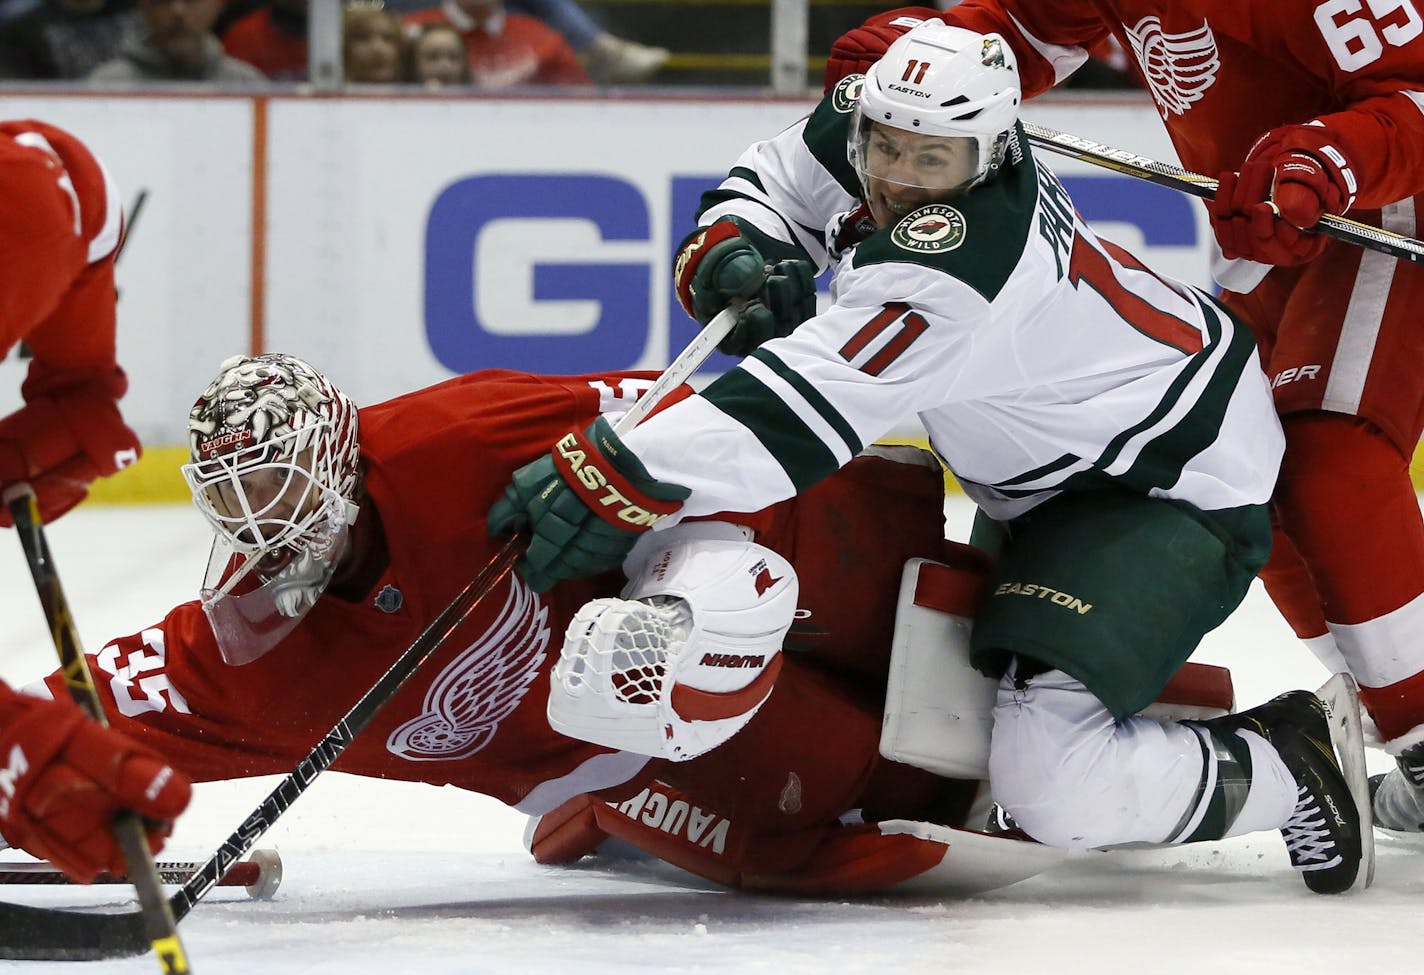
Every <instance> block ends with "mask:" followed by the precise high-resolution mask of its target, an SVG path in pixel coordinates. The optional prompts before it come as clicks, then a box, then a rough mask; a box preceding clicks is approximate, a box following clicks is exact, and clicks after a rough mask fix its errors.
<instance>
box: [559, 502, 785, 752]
mask: <svg viewBox="0 0 1424 975" xmlns="http://www.w3.org/2000/svg"><path fill="white" fill-rule="evenodd" d="M624 568H625V570H626V571H627V572H628V576H629V582H628V585H627V586H625V587H624V589H623V598H617V599H615V598H605V599H595V600H593V601H592V602H590V603H588V604H587V605H585V606H584V607H583V608H582V609H580V610H579V612H578V614H577V615H575V616H574V618H573V620H572V622H570V623H569V627H568V630H567V632H566V633H565V635H564V647H563V650H562V651H561V653H560V657H559V662H558V664H557V665H556V666H555V667H554V672H553V678H552V681H551V685H550V688H549V724H550V726H551V727H553V728H554V730H556V731H558V732H560V733H561V734H565V735H568V736H570V737H572V738H579V739H581V740H583V741H590V742H593V743H595V744H598V745H606V746H608V747H610V748H618V749H622V750H624V751H629V752H636V753H638V754H641V755H650V756H653V757H656V758H666V759H671V760H672V761H675V762H681V761H686V760H688V759H690V758H695V757H697V756H698V755H701V754H703V753H704V752H707V751H710V750H711V749H713V748H716V747H717V746H718V745H720V744H721V743H722V742H724V741H726V740H727V739H729V738H731V737H732V736H733V735H734V734H736V733H737V732H738V731H740V730H741V729H742V728H743V727H744V726H745V725H746V723H747V722H748V721H750V720H751V719H752V716H753V715H754V714H756V712H757V710H758V709H759V708H760V707H761V705H762V703H763V702H764V701H765V700H766V698H767V696H768V695H769V694H770V693H771V688H772V685H773V684H774V683H775V681H776V675H777V673H778V672H779V670H780V668H781V656H780V654H781V644H782V640H783V639H784V638H785V636H786V631H787V630H788V629H789V628H790V626H791V621H792V619H793V618H794V616H795V612H796V600H797V596H798V587H797V581H796V572H795V570H794V569H793V568H792V567H791V563H789V562H787V561H786V560H785V559H784V558H782V557H781V556H780V555H777V554H776V553H775V552H773V551H771V550H770V549H768V548H765V547H764V546H761V545H758V544H756V543H755V542H753V541H751V537H750V532H748V531H746V530H745V529H741V528H738V527H737V526H735V525H728V524H725V523H721V522H696V523H692V524H684V525H679V526H677V527H675V528H672V529H669V530H668V531H665V532H649V533H648V534H646V535H644V536H643V538H642V539H640V540H639V542H638V545H637V546H636V547H635V548H634V549H633V552H632V554H631V555H630V556H629V557H628V559H627V561H626V562H625V563H624Z"/></svg>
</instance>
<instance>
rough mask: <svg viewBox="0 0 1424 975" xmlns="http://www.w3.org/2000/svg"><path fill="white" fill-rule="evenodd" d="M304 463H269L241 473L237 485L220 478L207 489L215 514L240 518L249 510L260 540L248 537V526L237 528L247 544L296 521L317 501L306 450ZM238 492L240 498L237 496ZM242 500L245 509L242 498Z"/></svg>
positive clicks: (238, 519) (238, 520) (269, 535)
mask: <svg viewBox="0 0 1424 975" xmlns="http://www.w3.org/2000/svg"><path fill="white" fill-rule="evenodd" d="M304 453H305V454H307V455H308V456H307V457H305V462H306V463H303V461H302V460H298V462H297V464H295V465H286V464H281V465H273V466H263V467H258V468H256V469H254V470H251V471H248V472H246V473H244V474H242V475H241V476H240V477H239V478H238V479H237V484H236V485H234V483H233V482H232V481H231V480H227V479H224V480H221V481H218V482H217V483H216V484H213V485H211V486H210V487H209V488H208V489H207V493H208V498H209V499H210V500H211V501H212V505H213V508H214V510H216V511H217V513H218V515H219V516H221V517H223V518H227V519H232V520H233V521H234V522H240V521H242V520H243V519H244V518H245V516H246V514H247V512H248V511H250V512H251V513H252V516H253V520H254V521H255V522H256V525H257V528H258V530H259V531H261V533H262V535H263V539H261V540H259V539H257V538H252V537H249V536H251V535H252V529H251V528H250V527H249V528H243V529H241V530H240V531H239V536H240V540H241V541H243V542H246V543H247V544H258V543H259V542H260V541H262V540H266V539H270V538H271V537H273V536H275V535H276V534H277V532H278V531H280V530H281V529H282V528H284V527H285V526H287V525H288V524H290V523H291V522H293V521H297V520H299V519H300V518H302V517H303V516H305V515H306V514H307V513H308V512H310V511H311V510H312V509H313V508H314V507H315V505H316V504H317V502H318V500H319V497H318V494H319V492H318V491H317V489H316V486H315V485H314V484H313V483H312V480H311V478H310V477H308V476H307V474H306V467H307V465H308V464H309V463H310V451H309V450H308V451H305V452H304ZM239 492H240V494H241V497H239ZM244 500H245V501H246V509H244V507H243V501H244Z"/></svg>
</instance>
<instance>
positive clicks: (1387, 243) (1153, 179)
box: [1023, 122, 1424, 264]
mask: <svg viewBox="0 0 1424 975" xmlns="http://www.w3.org/2000/svg"><path fill="white" fill-rule="evenodd" d="M1023 127H1024V132H1026V133H1027V134H1028V141H1029V142H1031V143H1033V144H1034V145H1035V146H1038V147H1040V148H1043V149H1047V150H1048V151H1049V152H1056V153H1058V154H1059V155H1061V156H1067V157H1069V158H1070V159H1077V160H1080V161H1081V162H1087V163H1092V164H1093V165H1094V166H1102V167H1103V168H1104V169H1111V170H1113V171H1114V172H1118V173H1123V174H1124V175H1127V176H1135V177H1137V178H1138V179H1144V180H1147V182H1149V183H1156V184H1157V185H1158V186H1165V187H1167V188H1168V189H1173V190H1180V191H1181V192H1183V193H1188V194H1190V195H1192V196H1199V197H1201V198H1202V199H1204V200H1210V199H1212V198H1213V197H1215V196H1216V180H1215V179H1214V178H1213V177H1210V176H1202V175H1201V174H1200V173H1192V172H1188V171H1187V170H1185V169H1179V168H1178V167H1176V166H1170V165H1168V164H1167V163H1163V162H1158V161H1157V160H1155V159H1150V158H1148V157H1147V156H1140V155H1138V154H1137V153H1135V152H1128V151H1127V150H1126V149H1114V148H1113V147H1112V146H1108V145H1103V144H1102V143H1101V142H1094V141H1093V140H1092V139H1084V138H1082V137H1081V136H1076V135H1069V134H1068V133H1067V132H1059V131H1057V130H1056V129H1050V128H1047V127H1045V126H1042V125H1034V124H1033V123H1032V122H1024V123H1023ZM1310 231H1311V233H1316V234H1322V235H1324V236H1326V237H1333V238H1335V239H1336V240H1343V241H1345V242H1346V243H1349V244H1354V245H1355V246H1357V247H1364V248H1365V249H1367V250H1372V251H1379V252H1380V253H1381V254H1388V255H1389V256H1391V257H1397V258H1399V259H1400V260H1404V261H1412V262H1413V263H1415V264H1424V241H1421V240H1415V239H1414V238H1413V237H1406V236H1404V235H1403V234H1396V233H1392V232H1391V231H1388V230H1384V229H1382V228H1380V227H1372V226H1370V225H1369V224H1367V223H1360V222H1359V221H1357V220H1350V219H1347V218H1345V217H1337V216H1335V215H1333V214H1329V213H1327V214H1326V215H1325V216H1323V217H1321V218H1320V222H1319V223H1317V224H1316V225H1315V226H1314V227H1311V228H1310Z"/></svg>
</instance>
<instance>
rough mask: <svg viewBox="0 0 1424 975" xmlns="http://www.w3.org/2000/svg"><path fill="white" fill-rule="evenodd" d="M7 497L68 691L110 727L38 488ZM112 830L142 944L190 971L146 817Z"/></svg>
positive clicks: (177, 972)
mask: <svg viewBox="0 0 1424 975" xmlns="http://www.w3.org/2000/svg"><path fill="white" fill-rule="evenodd" d="M4 500H5V504H6V506H7V507H8V508H9V509H10V515H11V517H12V518H13V519H14V523H15V533H16V534H17V535H19V537H20V545H21V547H22V548H23V549H24V551H25V561H26V562H27V563H29V567H30V576H31V578H33V580H34V583H35V591H36V592H37V593H38V594H39V597H40V606H41V608H42V609H43V610H44V617H45V621H46V622H47V623H48V624H49V631H50V637H51V638H52V639H53V640H54V648H55V650H56V652H57V653H58V654H59V664H60V670H61V671H62V672H63V674H64V685H65V687H66V688H68V690H69V696H70V697H71V698H73V699H74V703H75V704H77V705H79V707H80V708H81V709H83V711H84V712H85V713H86V714H87V715H88V716H89V718H90V719H91V720H92V721H95V722H97V723H99V724H100V725H106V726H107V725H108V723H109V722H108V719H107V718H106V717H105V716H104V705H103V703H102V702H101V701H100V700H99V692H98V690H97V689H96V688H95V687H94V677H93V675H92V674H90V673H89V664H88V663H87V662H86V661H85V659H84V651H83V650H82V649H81V648H80V645H79V634H78V632H77V631H76V630H75V627H74V617H73V616H72V615H71V614H70V611H69V601H68V600H67V599H65V597H64V587H63V586H61V585H60V582H59V572H58V570H57V569H56V568H55V565H54V558H53V556H51V555H50V551H49V542H48V541H46V539H45V535H44V523H43V522H42V521H41V520H40V509H39V503H38V502H37V501H36V499H35V492H34V488H32V487H31V486H30V485H29V484H26V483H23V482H22V483H20V484H16V485H14V486H12V487H11V488H10V489H8V490H7V491H6V492H5V495H4ZM113 829H114V838H115V839H116V840H117V841H118V844H119V849H120V850H122V851H123V855H124V864H125V865H126V866H127V867H128V874H129V878H130V879H131V881H132V883H133V887H134V890H135V891H136V892H137V894H138V900H139V905H140V909H139V913H138V919H139V922H140V927H139V930H140V932H141V934H142V938H143V943H144V944H146V945H147V946H148V947H149V948H152V949H153V953H154V955H155V956H157V958H158V963H159V966H160V967H161V968H162V969H163V971H164V973H165V975H189V973H190V972H191V969H190V968H189V967H188V956H187V953H186V952H184V950H183V942H182V941H181V940H179V938H178V921H177V919H176V918H175V917H174V916H173V912H172V910H171V908H170V907H169V904H168V901H166V900H165V899H164V897H163V885H162V882H161V880H160V879H159V876H158V870H157V868H156V867H155V866H154V863H153V851H152V850H150V849H149V847H148V836H147V834H146V833H145V832H144V825H143V822H142V821H141V820H140V819H139V817H138V814H137V813H135V812H132V811H124V812H121V813H119V814H118V815H117V816H115V817H114V826H113ZM140 950H142V949H140Z"/></svg>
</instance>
